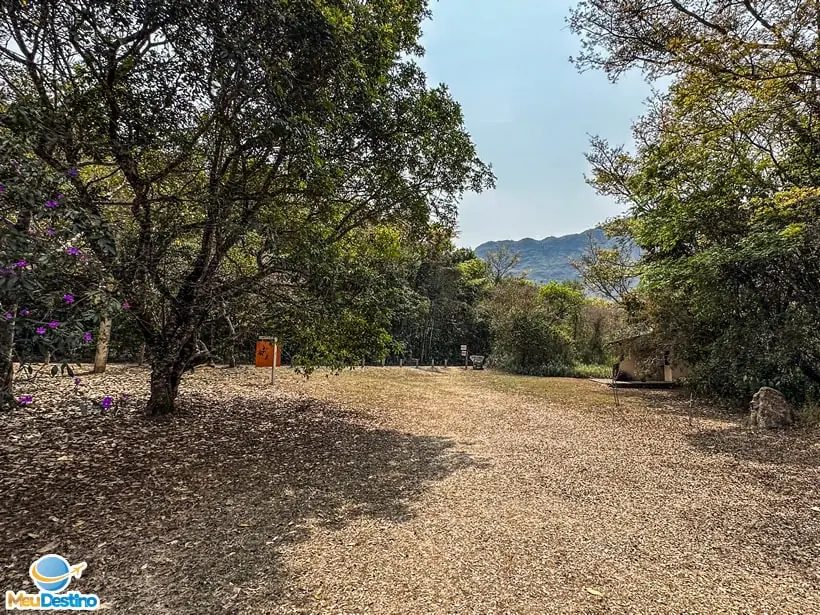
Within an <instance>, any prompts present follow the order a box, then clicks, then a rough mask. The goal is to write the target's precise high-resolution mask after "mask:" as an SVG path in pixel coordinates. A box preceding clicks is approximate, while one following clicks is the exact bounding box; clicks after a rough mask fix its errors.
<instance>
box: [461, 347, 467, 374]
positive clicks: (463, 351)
mask: <svg viewBox="0 0 820 615" xmlns="http://www.w3.org/2000/svg"><path fill="white" fill-rule="evenodd" d="M461 356H462V357H464V369H467V344H462V345H461Z"/></svg>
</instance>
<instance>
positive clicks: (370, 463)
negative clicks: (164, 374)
mask: <svg viewBox="0 0 820 615" xmlns="http://www.w3.org/2000/svg"><path fill="white" fill-rule="evenodd" d="M183 407H184V409H185V412H184V413H183V414H182V415H180V416H177V417H174V418H173V419H171V420H167V421H161V422H158V421H152V420H148V419H145V418H143V417H141V416H138V415H136V414H129V415H125V416H120V417H112V416H102V417H100V416H97V417H79V416H74V417H67V416H65V415H58V414H56V413H55V414H53V415H49V416H45V415H43V414H42V413H39V414H38V413H35V412H34V411H32V412H30V413H28V414H20V415H18V416H16V417H14V418H13V419H11V422H12V425H11V429H10V431H9V433H10V434H11V435H10V437H9V438H8V439H7V440H6V442H5V443H4V444H2V445H0V453H2V455H0V456H2V457H3V464H2V469H1V470H0V495H2V498H0V502H2V503H0V552H2V554H3V562H2V567H0V587H1V588H2V589H15V590H16V589H27V590H28V591H34V589H33V587H32V586H31V585H30V584H29V581H28V576H27V571H28V566H29V565H30V563H31V562H32V561H34V559H36V557H37V556H38V554H41V553H47V552H56V553H60V554H62V555H64V556H65V557H66V558H68V559H69V561H70V562H71V563H73V562H74V561H75V560H85V561H87V562H88V569H87V571H86V573H85V574H84V575H83V577H82V579H81V580H80V581H76V582H75V583H76V587H75V586H73V585H72V589H76V590H79V591H84V592H92V591H93V592H97V593H98V594H99V595H100V598H101V600H102V601H103V602H109V603H112V607H113V610H114V611H113V612H118V613H121V612H128V613H198V614H199V613H213V612H224V613H238V612H245V611H247V610H248V609H249V608H250V607H251V605H259V604H266V605H268V606H273V605H275V604H277V603H279V602H283V601H285V602H287V603H289V604H293V603H294V602H297V603H298V602H301V601H302V600H303V599H306V596H299V595H293V594H285V592H287V591H290V592H293V591H296V592H298V591H300V590H298V589H294V587H293V585H288V584H287V583H286V580H287V575H288V570H287V568H286V566H285V565H284V564H283V559H282V550H283V549H286V548H287V547H288V545H291V544H293V543H295V542H298V541H301V540H305V539H307V538H309V535H310V532H311V527H312V526H314V525H315V524H321V525H325V526H328V527H331V528H338V527H342V526H344V525H346V524H348V523H350V522H351V521H353V520H355V519H357V518H359V517H369V518H373V519H377V520H383V521H384V522H386V523H400V522H402V521H405V520H407V519H409V518H411V517H412V515H413V504H414V502H415V501H416V500H417V499H418V498H419V496H420V495H421V494H422V493H423V492H424V490H425V488H426V487H427V486H428V485H429V484H430V483H432V482H434V481H439V480H442V479H444V478H446V477H447V476H448V475H450V474H452V473H453V472H456V471H458V470H461V469H465V468H468V467H471V466H474V465H476V463H477V462H476V461H475V460H473V459H472V458H470V457H469V456H468V455H467V454H465V453H463V452H459V451H457V450H455V448H454V447H455V445H456V443H455V442H453V441H451V440H448V439H444V438H437V437H427V436H416V435H410V434H404V433H399V432H396V431H391V430H386V429H374V428H372V427H371V426H369V425H367V424H365V423H363V422H362V421H361V420H360V419H359V418H358V417H357V416H355V415H352V414H347V413H344V412H342V411H341V410H339V409H338V408H335V407H333V406H331V405H327V404H323V403H319V402H316V401H312V400H305V399H298V398H294V399H290V398H283V399H275V400H266V399H264V398H261V397H252V396H248V397H245V398H239V399H232V400H230V401H220V402H215V401H214V400H213V399H211V398H206V397H201V396H200V397H197V396H187V397H186V398H185V401H184V403H183ZM9 554H10V557H9ZM287 588H290V589H287Z"/></svg>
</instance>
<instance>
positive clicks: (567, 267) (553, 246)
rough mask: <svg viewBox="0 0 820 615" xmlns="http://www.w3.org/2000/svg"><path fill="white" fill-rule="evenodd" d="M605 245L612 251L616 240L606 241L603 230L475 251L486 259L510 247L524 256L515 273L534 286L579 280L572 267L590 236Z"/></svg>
mask: <svg viewBox="0 0 820 615" xmlns="http://www.w3.org/2000/svg"><path fill="white" fill-rule="evenodd" d="M590 235H591V236H592V239H593V240H594V241H595V242H596V243H598V244H601V245H603V246H604V247H611V246H612V245H613V244H614V240H611V239H607V238H606V236H605V235H604V232H603V231H602V230H601V229H591V230H589V231H584V232H583V233H578V234H576V235H564V236H563V237H547V238H545V239H541V240H540V241H539V240H537V239H530V238H529V237H527V238H526V239H521V240H520V241H513V240H510V239H505V240H503V241H488V242H486V243H482V244H481V245H480V246H478V247H477V248H476V249H475V253H476V254H477V255H478V256H480V257H481V258H484V257H486V256H487V253H488V252H491V251H495V250H498V249H499V248H500V247H501V246H508V247H509V249H510V250H512V251H513V252H519V253H520V254H521V262H519V263H518V265H517V266H516V268H515V272H516V273H524V272H527V279H529V280H532V281H533V282H549V281H550V280H558V281H559V282H560V281H563V280H577V279H578V272H577V271H576V270H575V268H574V267H573V266H572V265H571V264H570V262H571V261H573V260H577V259H578V258H579V257H580V256H581V254H583V253H584V251H585V250H586V249H587V247H588V246H589V236H590Z"/></svg>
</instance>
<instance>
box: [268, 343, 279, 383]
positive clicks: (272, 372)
mask: <svg viewBox="0 0 820 615" xmlns="http://www.w3.org/2000/svg"><path fill="white" fill-rule="evenodd" d="M278 350H279V338H278V337H274V338H273V361H271V364H270V383H271V384H275V383H276V357H278V356H279V355H278V354H277V352H278Z"/></svg>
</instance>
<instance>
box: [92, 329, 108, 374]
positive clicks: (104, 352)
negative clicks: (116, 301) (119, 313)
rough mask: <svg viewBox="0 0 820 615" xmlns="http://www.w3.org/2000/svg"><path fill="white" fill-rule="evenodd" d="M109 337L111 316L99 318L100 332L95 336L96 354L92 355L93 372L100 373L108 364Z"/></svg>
mask: <svg viewBox="0 0 820 615" xmlns="http://www.w3.org/2000/svg"><path fill="white" fill-rule="evenodd" d="M110 338H111V317H110V316H108V315H104V316H102V317H101V318H100V334H99V336H97V354H96V355H95V357H94V373H95V374H102V373H103V372H105V366H106V365H107V364H108V346H109V341H110Z"/></svg>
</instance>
